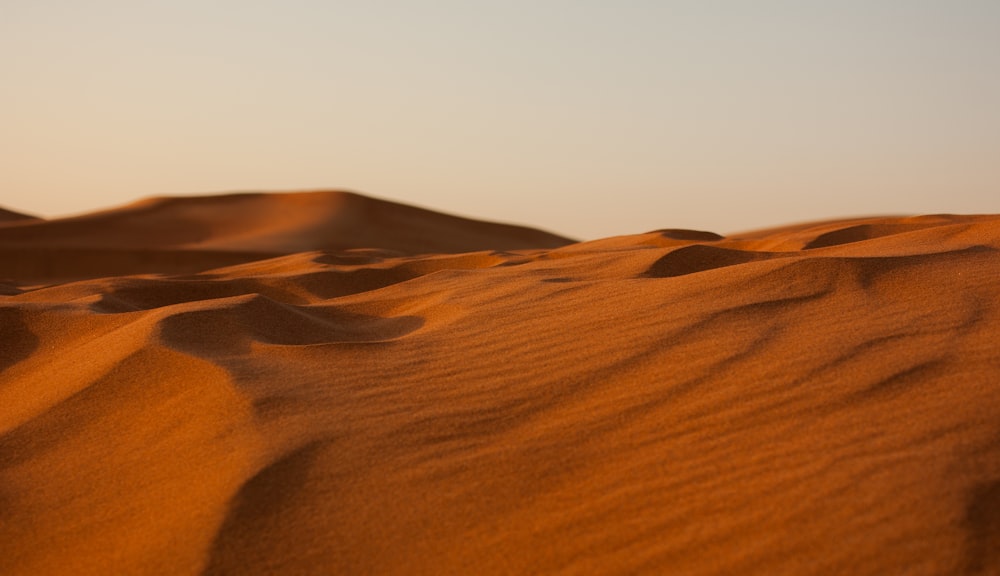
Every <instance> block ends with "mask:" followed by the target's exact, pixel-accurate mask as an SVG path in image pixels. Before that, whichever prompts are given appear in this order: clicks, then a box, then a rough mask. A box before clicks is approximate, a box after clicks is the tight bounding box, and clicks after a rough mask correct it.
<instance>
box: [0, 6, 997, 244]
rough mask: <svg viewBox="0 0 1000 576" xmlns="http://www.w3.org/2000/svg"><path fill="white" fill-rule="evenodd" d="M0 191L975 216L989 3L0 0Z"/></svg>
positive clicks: (81, 208) (692, 216)
mask: <svg viewBox="0 0 1000 576" xmlns="http://www.w3.org/2000/svg"><path fill="white" fill-rule="evenodd" d="M0 78H2V84H0V159H2V160H0V163H2V164H0V206H4V207H6V208H10V209H14V210H18V211H23V212H29V213H35V214H39V215H43V216H48V217H53V216H60V215H68V214H73V213H80V212H85V211H90V210H95V209H100V208H108V207H112V206H116V205H120V204H123V203H127V202H131V201H133V200H136V199H139V198H141V197H146V196H152V195H186V194H207V193H219V192H226V191H242V190H263V191H278V190H293V189H314V188H344V189H351V190H355V191H358V192H362V193H367V194H370V195H373V196H377V197H381V198H386V199H390V200H397V201H402V202H407V203H411V204H417V205H420V206H424V207H428V208H432V209H437V210H442V211H445V212H450V213H455V214H461V215H465V216H471V217H477V218H485V219H491V220H500V221H506V222H514V223H520V224H527V225H532V226H538V227H542V228H545V229H548V230H551V231H553V232H559V233H562V234H566V235H570V236H574V237H577V238H598V237H603V236H610V235H617V234H629V233H639V232H644V231H647V230H651V229H656V228H696V229H705V230H713V231H716V232H721V233H726V232H735V231H739V230H746V229H751V228H759V227H765V226H771V225H776V224H789V223H794V222H800V221H804V220H814V219H823V218H830V217H841V216H855V215H869V214H917V213H939V212H952V213H986V212H991V213H992V212H1000V1H998V0H935V1H928V0H837V1H833V0H728V1H727V0H690V1H681V0H676V1H670V0H662V1H653V0H617V1H612V0H606V1H596V0H576V1H568V0H567V1H561V0H560V1H557V0H529V1H522V0H503V1H499V0H498V1H485V0H480V1H475V0H465V1H457V0H412V1H402V0H395V1H393V0H383V1H379V0H364V1H353V0H351V1H346V0H239V1H236V0H164V1H156V0H62V1H56V0H0Z"/></svg>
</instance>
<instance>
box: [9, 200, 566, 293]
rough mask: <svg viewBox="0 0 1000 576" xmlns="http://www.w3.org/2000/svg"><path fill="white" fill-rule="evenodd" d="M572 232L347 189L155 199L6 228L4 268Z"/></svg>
mask: <svg viewBox="0 0 1000 576" xmlns="http://www.w3.org/2000/svg"><path fill="white" fill-rule="evenodd" d="M571 242H572V240H569V239H567V238H563V237H561V236H557V235H555V234H550V233H547V232H542V231H539V230H535V229H531V228H525V227H522V226H513V225H508V224H496V223H491V222H482V221H477V220H470V219H467V218H460V217H457V216H450V215H446V214H441V213H437V212H432V211H430V210H424V209H421V208H416V207H413V206H407V205H403V204H399V203H395V202H389V201H386V200H378V199H375V198H369V197H366V196H362V195H359V194H354V193H351V192H342V191H315V192H296V193H288V194H261V193H239V194H227V195H221V196H203V197H178V198H170V197H163V198H151V199H148V200H143V201H140V202H136V203H134V204H131V205H128V206H124V207H120V208H115V209H111V210H106V211H102V212H98V213H94V214H85V215H83V216H77V217H73V218H62V219H58V220H48V221H37V222H34V223H32V224H31V225H29V226H24V225H22V226H17V227H7V228H0V277H3V276H11V277H17V278H21V279H31V280H35V281H52V280H58V281H66V280H75V279H82V278H97V277H102V276H116V275H123V274H136V273H171V274H186V273H193V272H200V271H203V270H206V269H209V268H216V267H219V266H227V265H231V264H237V263H242V262H251V261H254V260H259V259H262V258H268V257H273V256H278V255H284V254H292V253H296V252H303V251H309V250H333V251H343V250H348V249H352V248H359V249H373V248H374V249H383V250H389V251H394V252H399V253H401V255H402V254H408V255H413V254H428V253H461V252H472V251H476V250H487V249H497V250H511V249H519V248H555V247H558V246H564V245H566V244H569V243H571Z"/></svg>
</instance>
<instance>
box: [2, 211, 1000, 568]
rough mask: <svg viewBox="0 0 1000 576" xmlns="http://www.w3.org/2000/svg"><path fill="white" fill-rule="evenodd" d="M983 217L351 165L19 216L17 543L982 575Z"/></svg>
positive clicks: (993, 261) (997, 432) (22, 554)
mask: <svg viewBox="0 0 1000 576" xmlns="http://www.w3.org/2000/svg"><path fill="white" fill-rule="evenodd" d="M998 250H1000V217H993V216H979V217H962V216H931V217H918V218H869V219H858V220H850V221H838V222H826V223H818V224H813V225H800V226H790V227H788V228H784V229H776V230H769V231H764V232H760V233H748V234H742V235H738V236H734V237H730V238H721V237H718V236H716V235H712V234H707V233H698V232H691V231H679V230H663V231H657V232H651V233H647V234H641V235H636V236H624V237H617V238H609V239H604V240H597V241H593V242H585V243H577V244H573V243H570V241H569V240H567V239H563V238H559V237H557V236H553V235H551V234H546V233H543V232H538V231H533V230H528V229H524V228H519V227H512V226H502V225H494V224H488V223H481V222H474V221H469V220H464V219H458V218H454V217H450V216H444V215H440V214H434V213H430V212H427V211H422V210H418V209H414V208H410V207H405V206H400V205H396V204H391V203H387V202H381V201H376V200H371V199H367V198H364V197H360V196H356V195H343V194H340V193H314V194H311V195H310V194H298V195H237V196H226V197H212V198H203V199H160V200H155V201H147V202H145V203H140V204H137V205H132V206H129V207H125V208H121V209H117V210H112V211H108V212H103V213H99V214H95V215H91V216H85V217H80V218H75V219H68V220H61V221H52V222H34V223H20V224H11V225H7V226H3V227H0V251H2V255H3V259H2V260H0V268H2V270H0V370H2V373H0V511H2V513H0V573H2V574H25V575H27V574H69V573H72V574H101V575H104V574H199V573H206V574H351V573H360V574H368V573H372V574H384V573H401V574H403V573H405V574H526V573H566V574H587V573H623V574H631V573H650V574H745V573H752V574H873V575H874V574H879V575H882V574H960V573H969V574H997V573H1000V345H998V344H997V342H1000V253H998ZM433 252H437V254H431V253H433ZM418 254H423V255H418ZM130 266H131V268H130ZM130 270H131V272H130ZM108 271H111V272H112V273H111V274H108V273H107V272H108Z"/></svg>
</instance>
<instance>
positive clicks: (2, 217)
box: [0, 208, 39, 226]
mask: <svg viewBox="0 0 1000 576" xmlns="http://www.w3.org/2000/svg"><path fill="white" fill-rule="evenodd" d="M29 220H39V218H37V217H35V216H29V215H27V214H21V213H20V212H13V211H11V210H6V209H4V208H0V226H3V225H4V224H9V223H12V222H25V221H29Z"/></svg>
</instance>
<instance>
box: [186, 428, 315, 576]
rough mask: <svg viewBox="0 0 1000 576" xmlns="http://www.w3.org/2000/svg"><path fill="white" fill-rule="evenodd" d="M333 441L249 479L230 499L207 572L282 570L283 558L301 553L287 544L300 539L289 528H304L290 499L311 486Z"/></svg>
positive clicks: (284, 459) (296, 454) (311, 446)
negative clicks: (298, 523) (315, 469)
mask: <svg viewBox="0 0 1000 576" xmlns="http://www.w3.org/2000/svg"><path fill="white" fill-rule="evenodd" d="M327 444H328V442H322V441H314V442H311V443H309V444H306V445H305V446H303V447H301V448H298V449H297V450H295V451H293V452H291V453H290V454H287V455H285V456H283V457H281V458H280V459H279V460H277V461H275V462H273V463H271V464H269V465H268V466H266V467H265V468H264V469H262V470H261V471H259V472H257V473H256V474H255V475H254V476H253V477H251V478H250V479H249V480H247V481H246V482H245V483H244V484H243V486H242V487H241V488H240V490H239V492H237V493H236V495H235V496H234V497H233V498H232V500H231V501H230V507H229V512H228V513H227V515H226V518H225V520H223V522H222V526H221V527H220V528H219V531H218V532H217V533H216V536H215V541H214V542H213V543H212V548H211V551H210V553H209V558H208V563H207V565H206V567H205V570H204V571H203V572H202V574H204V575H206V576H207V575H212V574H219V575H222V574H226V575H229V574H241V573H243V572H245V571H246V568H247V566H253V567H254V568H255V569H256V570H261V571H263V572H266V573H268V574H270V573H278V572H277V571H278V570H279V569H280V567H281V566H280V563H281V561H282V559H283V558H285V557H287V556H288V555H290V554H291V555H294V554H296V552H297V551H296V550H285V549H283V548H284V547H285V546H288V544H287V542H289V541H290V542H292V546H295V545H296V544H298V542H297V541H296V540H295V539H294V538H288V532H295V531H296V530H297V528H301V527H299V526H296V521H295V518H294V517H292V516H291V515H289V514H287V513H286V512H287V510H288V509H289V503H290V502H291V501H294V499H295V498H296V496H297V495H298V494H299V493H300V492H301V491H302V490H303V489H304V488H305V486H306V484H307V482H308V479H309V473H310V471H311V470H312V468H313V466H314V463H315V462H316V459H317V458H318V457H319V456H320V454H321V453H322V451H323V449H324V448H325V447H326V445H327ZM269 535H275V536H276V537H273V538H271V537H269ZM317 569H320V567H318V566H317ZM321 571H322V570H321Z"/></svg>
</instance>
